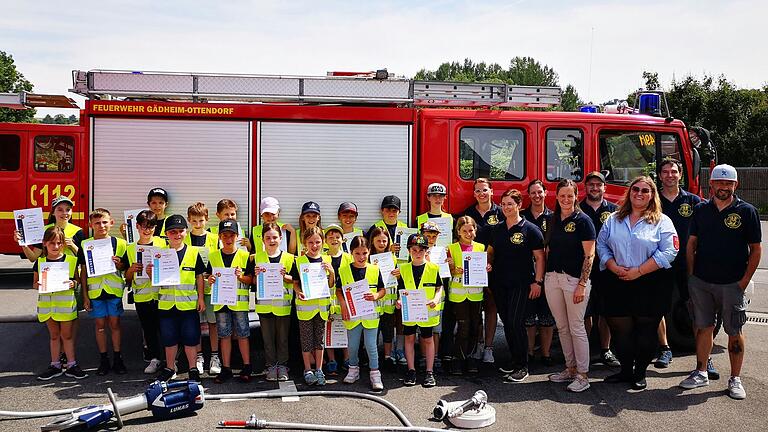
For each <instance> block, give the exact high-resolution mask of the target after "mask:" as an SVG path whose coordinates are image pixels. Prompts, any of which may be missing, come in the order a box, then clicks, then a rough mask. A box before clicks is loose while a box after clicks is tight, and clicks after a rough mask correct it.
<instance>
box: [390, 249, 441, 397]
mask: <svg viewBox="0 0 768 432" xmlns="http://www.w3.org/2000/svg"><path fill="white" fill-rule="evenodd" d="M428 247H429V243H428V242H427V239H426V238H424V237H423V236H421V235H419V234H412V235H411V236H409V237H408V253H409V254H410V258H411V262H409V263H405V264H402V263H401V264H399V267H400V281H399V282H398V290H399V294H400V295H399V298H398V300H397V308H398V309H401V312H405V311H403V310H402V309H403V297H404V296H408V292H409V291H415V290H423V291H425V297H426V306H427V317H426V318H427V320H426V321H418V322H416V321H410V322H409V321H408V319H407V317H405V316H403V334H404V335H405V358H406V361H407V362H408V370H407V372H406V374H405V379H404V380H403V385H406V386H412V385H415V384H416V367H415V358H414V357H415V352H414V344H415V342H416V329H417V328H418V330H419V337H420V338H421V339H422V340H424V346H425V348H426V349H425V352H424V353H423V355H424V356H425V357H426V362H425V363H426V375H425V377H424V382H423V383H422V386H424V387H434V386H435V385H436V383H435V374H434V360H435V344H434V342H433V340H432V330H433V329H434V328H435V327H436V326H437V325H438V324H439V323H440V308H439V306H440V299H441V298H442V295H443V293H442V285H443V281H442V280H441V279H440V269H439V267H438V265H437V264H435V263H431V262H429V261H427V259H426V258H427V249H428Z"/></svg>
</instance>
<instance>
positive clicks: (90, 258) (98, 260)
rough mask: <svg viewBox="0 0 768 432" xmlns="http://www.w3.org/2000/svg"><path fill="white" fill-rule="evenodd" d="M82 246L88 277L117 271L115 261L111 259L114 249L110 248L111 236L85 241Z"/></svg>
mask: <svg viewBox="0 0 768 432" xmlns="http://www.w3.org/2000/svg"><path fill="white" fill-rule="evenodd" d="M82 247H83V252H84V255H85V268H86V270H87V271H88V277H95V276H101V275H105V274H110V273H114V272H116V271H117V267H115V262H114V261H112V256H113V254H114V251H113V250H112V239H111V238H109V237H107V238H103V239H99V240H91V241H85V242H83V244H82Z"/></svg>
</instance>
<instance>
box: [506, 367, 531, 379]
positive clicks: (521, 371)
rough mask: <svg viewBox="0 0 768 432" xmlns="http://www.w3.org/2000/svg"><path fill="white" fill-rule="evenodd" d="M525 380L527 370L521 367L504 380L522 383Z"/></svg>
mask: <svg viewBox="0 0 768 432" xmlns="http://www.w3.org/2000/svg"><path fill="white" fill-rule="evenodd" d="M526 378H528V368H525V367H523V368H520V369H517V370H515V371H513V372H512V373H510V374H509V375H507V376H506V377H505V378H504V379H505V380H506V381H510V382H522V381H523V380H524V379H526Z"/></svg>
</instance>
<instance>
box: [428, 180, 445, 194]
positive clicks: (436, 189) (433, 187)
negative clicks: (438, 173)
mask: <svg viewBox="0 0 768 432" xmlns="http://www.w3.org/2000/svg"><path fill="white" fill-rule="evenodd" d="M446 193H447V192H446V187H445V186H444V185H443V184H442V183H432V184H430V185H429V186H427V195H432V194H436V195H446Z"/></svg>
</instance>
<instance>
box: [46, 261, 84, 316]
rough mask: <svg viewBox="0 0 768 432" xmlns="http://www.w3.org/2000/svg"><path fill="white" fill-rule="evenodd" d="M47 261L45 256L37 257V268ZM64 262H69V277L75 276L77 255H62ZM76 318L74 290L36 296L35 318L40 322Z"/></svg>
mask: <svg viewBox="0 0 768 432" xmlns="http://www.w3.org/2000/svg"><path fill="white" fill-rule="evenodd" d="M45 262H48V260H47V259H46V258H45V257H40V258H38V259H37V268H38V269H40V265H41V264H42V263H45ZM64 262H66V263H67V264H69V278H70V279H74V278H75V270H76V269H77V257H75V256H72V255H66V254H65V255H64ZM76 318H77V300H76V299H75V290H73V289H70V290H66V291H57V292H52V293H48V294H40V295H38V296H37V319H38V321H40V322H45V321H48V320H49V319H53V320H54V321H72V320H74V319H76Z"/></svg>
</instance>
